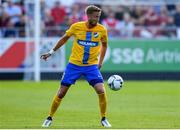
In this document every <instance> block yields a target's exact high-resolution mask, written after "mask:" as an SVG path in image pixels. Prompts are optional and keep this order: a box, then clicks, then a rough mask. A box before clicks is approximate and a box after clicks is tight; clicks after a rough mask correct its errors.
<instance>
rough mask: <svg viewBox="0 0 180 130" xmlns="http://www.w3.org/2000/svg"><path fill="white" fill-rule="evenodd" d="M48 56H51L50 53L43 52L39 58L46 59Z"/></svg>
mask: <svg viewBox="0 0 180 130" xmlns="http://www.w3.org/2000/svg"><path fill="white" fill-rule="evenodd" d="M50 56H51V54H50V53H45V54H42V55H41V57H40V58H41V59H43V60H47V59H48V57H50Z"/></svg>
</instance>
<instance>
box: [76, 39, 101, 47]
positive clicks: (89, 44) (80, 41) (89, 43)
mask: <svg viewBox="0 0 180 130" xmlns="http://www.w3.org/2000/svg"><path fill="white" fill-rule="evenodd" d="M77 43H78V44H79V45H82V46H90V47H95V46H97V45H98V42H92V41H85V40H78V41H77Z"/></svg>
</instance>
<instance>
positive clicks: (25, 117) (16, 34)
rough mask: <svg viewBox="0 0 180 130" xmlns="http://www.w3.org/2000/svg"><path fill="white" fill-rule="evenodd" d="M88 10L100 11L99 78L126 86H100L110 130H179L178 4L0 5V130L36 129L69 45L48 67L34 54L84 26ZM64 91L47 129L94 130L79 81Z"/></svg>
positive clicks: (92, 110) (177, 0) (15, 0)
mask: <svg viewBox="0 0 180 130" xmlns="http://www.w3.org/2000/svg"><path fill="white" fill-rule="evenodd" d="M57 1H58V2H57ZM59 2H60V3H59ZM89 4H96V5H98V6H100V7H101V8H102V11H103V13H102V17H101V20H100V22H101V23H102V24H104V25H105V26H106V27H107V28H108V32H109V46H108V51H107V55H106V58H105V62H104V66H103V68H102V70H101V72H102V73H103V76H104V78H105V79H107V77H109V76H110V75H112V74H119V75H121V76H122V77H123V79H124V81H125V82H124V84H123V88H122V89H121V90H120V91H112V90H110V89H109V88H108V85H107V81H106V80H105V88H106V91H107V96H108V120H109V121H110V122H111V124H112V126H113V127H112V128H113V129H116V128H117V129H119V128H121V129H131V128H135V129H150V128H151V129H154V128H160V129H179V128H180V123H179V122H180V102H179V100H180V82H179V79H180V0H83V1H82V0H12V1H10V0H0V129H6V128H8V129H12V128H16V129H27V128H30V129H37V128H41V124H42V122H43V121H44V119H45V118H46V116H47V112H48V110H49V106H50V103H51V101H52V97H53V96H54V94H55V93H56V91H57V89H58V86H59V79H60V78H61V74H62V72H63V70H64V68H65V65H66V63H67V62H68V56H69V54H70V51H71V44H72V39H71V40H70V41H68V43H67V44H66V45H65V46H64V47H63V48H61V49H60V50H58V52H57V53H56V54H55V55H53V56H52V57H51V58H50V59H49V60H48V61H47V62H45V61H43V60H40V54H42V53H44V52H47V51H49V50H50V49H51V48H52V46H53V45H54V44H55V42H56V41H57V40H58V39H59V37H60V36H62V35H63V34H64V33H65V32H64V31H65V30H66V29H67V28H68V27H69V26H70V25H71V24H72V23H74V22H76V21H80V20H86V17H85V15H84V8H85V7H86V6H87V5H89ZM50 80H51V81H50ZM142 80H144V81H142ZM35 81H37V82H35ZM69 91H70V92H69V93H68V94H67V96H66V98H65V99H64V100H63V103H62V107H61V108H60V110H59V111H57V113H56V115H55V118H54V119H55V120H54V122H53V125H52V127H51V128H55V129H57V128H58V129H59V128H61V129H67V128H70V129H75V128H77V129H87V128H90V129H101V128H102V126H101V124H100V123H99V111H98V105H97V103H98V101H97V97H96V94H95V93H94V91H93V89H92V88H91V87H89V85H88V83H87V82H85V81H84V80H78V81H77V83H76V85H73V86H72V88H71V89H70V90H69Z"/></svg>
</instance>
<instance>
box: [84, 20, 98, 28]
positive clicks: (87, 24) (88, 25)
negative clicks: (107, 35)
mask: <svg viewBox="0 0 180 130" xmlns="http://www.w3.org/2000/svg"><path fill="white" fill-rule="evenodd" d="M96 25H97V24H96ZM96 25H91V24H89V22H86V27H87V28H88V29H91V28H94V27H95V26H96Z"/></svg>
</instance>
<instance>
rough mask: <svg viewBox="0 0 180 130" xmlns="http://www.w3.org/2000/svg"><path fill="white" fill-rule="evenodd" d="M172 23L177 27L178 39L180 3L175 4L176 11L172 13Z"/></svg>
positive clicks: (178, 35) (179, 32)
mask: <svg viewBox="0 0 180 130" xmlns="http://www.w3.org/2000/svg"><path fill="white" fill-rule="evenodd" d="M174 23H175V25H176V27H177V38H178V39H180V5H176V13H175V15H174Z"/></svg>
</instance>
